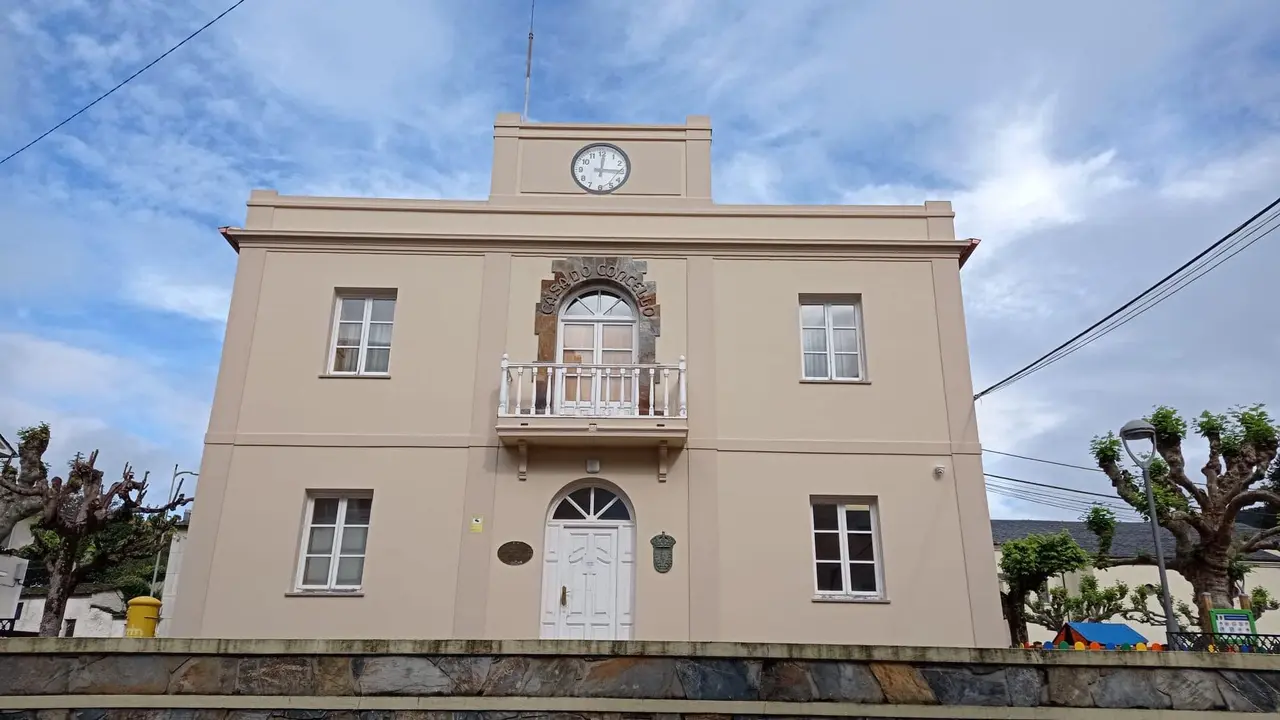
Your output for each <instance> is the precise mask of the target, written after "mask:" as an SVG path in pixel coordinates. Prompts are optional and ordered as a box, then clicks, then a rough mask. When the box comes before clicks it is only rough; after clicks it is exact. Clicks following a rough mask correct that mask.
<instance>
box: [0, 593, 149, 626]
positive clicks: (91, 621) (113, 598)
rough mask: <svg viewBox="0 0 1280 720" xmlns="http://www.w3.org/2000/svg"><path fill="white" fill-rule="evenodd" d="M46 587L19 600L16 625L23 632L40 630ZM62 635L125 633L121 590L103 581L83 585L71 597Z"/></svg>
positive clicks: (64, 617)
mask: <svg viewBox="0 0 1280 720" xmlns="http://www.w3.org/2000/svg"><path fill="white" fill-rule="evenodd" d="M44 595H45V591H44V588H37V589H34V590H28V591H26V592H24V593H23V594H22V599H21V600H19V601H18V612H17V613H16V617H15V621H14V624H13V629H14V630H15V631H16V632H20V633H34V632H38V631H39V630H40V616H41V615H43V614H44ZM60 634H61V635H62V637H124V601H122V600H121V599H120V593H119V592H117V591H115V590H113V589H111V588H109V587H106V586H103V585H81V586H79V587H77V588H76V589H75V591H74V592H72V593H71V597H70V598H68V599H67V612H66V614H65V615H64V616H63V618H62V631H61V633H60Z"/></svg>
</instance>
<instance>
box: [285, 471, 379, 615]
mask: <svg viewBox="0 0 1280 720" xmlns="http://www.w3.org/2000/svg"><path fill="white" fill-rule="evenodd" d="M372 499H373V494H372V493H309V494H308V495H307V507H306V514H305V515H304V516H303V523H302V542H301V543H300V544H299V546H298V571H297V575H296V576H295V577H294V583H293V586H294V589H295V590H297V591H298V592H359V591H360V590H361V589H362V588H363V587H364V574H365V571H367V570H368V565H369V531H370V530H371V529H372V527H373V510H372V508H370V512H369V523H368V524H366V525H350V526H349V527H360V528H364V529H365V547H364V552H363V553H360V554H359V555H357V554H354V553H343V552H342V534H343V532H345V531H346V528H347V527H348V524H347V501H348V500H372ZM316 500H337V501H338V517H337V518H336V519H335V520H334V525H333V526H332V527H333V546H332V547H331V548H330V550H329V554H328V557H329V576H328V578H326V581H325V584H323V585H307V584H305V583H304V582H303V576H304V574H305V573H306V569H307V558H309V557H324V555H322V554H320V553H308V552H307V546H308V545H309V544H310V541H311V529H312V528H313V527H330V526H329V525H326V524H321V525H319V526H317V525H316V524H315V523H314V522H313V520H314V518H315V509H316ZM344 557H358V558H361V559H362V560H364V565H362V566H361V570H360V582H359V583H358V584H356V585H339V584H337V577H338V560H339V559H340V558H344Z"/></svg>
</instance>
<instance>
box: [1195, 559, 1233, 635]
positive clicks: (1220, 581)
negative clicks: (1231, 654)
mask: <svg viewBox="0 0 1280 720" xmlns="http://www.w3.org/2000/svg"><path fill="white" fill-rule="evenodd" d="M1187 580H1189V581H1190V582H1191V594H1192V598H1191V605H1192V607H1194V608H1195V609H1196V617H1197V618H1198V622H1199V625H1200V632H1202V633H1211V632H1213V622H1211V621H1210V619H1209V616H1208V614H1206V613H1205V610H1204V604H1203V603H1201V602H1200V598H1201V597H1202V596H1203V595H1204V594H1205V593H1208V594H1209V600H1210V602H1211V603H1212V605H1213V607H1214V608H1229V607H1232V605H1231V592H1230V591H1231V587H1230V585H1231V581H1230V580H1228V579H1227V573H1226V571H1225V570H1224V571H1222V572H1214V571H1213V570H1206V571H1204V572H1200V573H1195V574H1193V575H1192V576H1191V577H1189V578H1187Z"/></svg>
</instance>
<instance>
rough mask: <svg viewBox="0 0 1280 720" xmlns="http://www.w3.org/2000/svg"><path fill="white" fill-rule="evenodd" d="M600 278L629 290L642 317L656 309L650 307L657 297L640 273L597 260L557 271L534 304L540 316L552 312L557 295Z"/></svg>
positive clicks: (553, 312)
mask: <svg viewBox="0 0 1280 720" xmlns="http://www.w3.org/2000/svg"><path fill="white" fill-rule="evenodd" d="M602 279H603V280H609V281H611V282H614V283H617V284H619V285H621V286H622V287H624V288H626V289H627V290H628V291H630V292H631V294H632V296H634V297H635V299H636V305H638V306H639V308H640V314H641V315H643V316H645V317H653V316H654V314H655V313H656V311H655V310H654V308H653V306H654V304H655V303H657V298H656V297H655V296H654V294H653V293H652V292H650V291H649V289H648V287H647V286H646V285H645V282H644V276H643V275H641V274H639V273H635V272H629V271H627V270H625V269H619V268H618V266H617V265H613V264H606V263H600V264H598V265H596V266H595V267H591V266H589V265H578V266H576V267H572V268H570V269H569V270H568V271H565V272H558V273H557V274H556V279H555V281H554V282H552V283H551V285H550V286H548V287H547V288H546V291H545V293H544V294H543V296H542V304H541V305H540V306H538V310H539V311H540V312H542V313H543V314H544V315H554V314H555V312H556V308H557V307H558V306H559V304H560V300H561V298H563V297H564V296H565V295H566V294H567V293H568V292H569V291H570V290H573V289H574V288H575V287H577V286H578V285H581V284H583V283H586V282H592V281H598V280H602Z"/></svg>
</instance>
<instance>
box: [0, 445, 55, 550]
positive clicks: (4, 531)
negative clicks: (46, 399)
mask: <svg viewBox="0 0 1280 720" xmlns="http://www.w3.org/2000/svg"><path fill="white" fill-rule="evenodd" d="M49 437H50V435H49V426H48V425H47V424H45V423H41V424H39V425H36V426H35V427H29V428H22V429H21V430H19V431H18V454H17V458H18V463H17V465H16V466H15V465H14V463H13V459H12V458H10V459H8V460H5V462H4V465H3V466H0V542H3V541H4V539H5V538H7V537H9V534H10V533H12V532H13V529H14V528H15V527H17V526H18V523H20V522H22V521H23V520H26V519H27V518H29V517H31V516H33V515H35V514H36V513H38V512H40V510H41V508H42V507H43V500H42V498H41V497H40V495H38V494H31V495H28V494H24V493H22V492H13V491H10V490H9V486H12V487H15V488H33V487H36V486H37V485H39V484H40V483H42V482H46V481H47V480H48V478H49V466H48V465H47V464H46V463H45V462H44V453H45V450H48V449H49Z"/></svg>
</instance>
